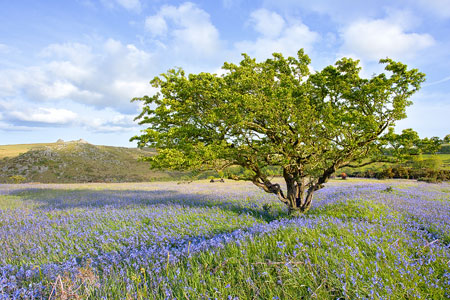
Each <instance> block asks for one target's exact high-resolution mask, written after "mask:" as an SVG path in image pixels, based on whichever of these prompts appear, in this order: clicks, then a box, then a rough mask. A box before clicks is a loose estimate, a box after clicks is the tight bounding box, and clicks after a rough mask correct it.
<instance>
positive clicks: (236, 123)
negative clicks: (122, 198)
mask: <svg viewBox="0 0 450 300" xmlns="http://www.w3.org/2000/svg"><path fill="white" fill-rule="evenodd" d="M380 63H382V64H385V70H386V71H387V73H388V74H384V73H382V74H379V75H376V76H373V77H372V78H370V79H366V78H362V77H361V76H360V70H361V68H360V67H359V65H358V64H359V61H357V60H352V59H349V58H342V59H341V60H339V61H337V62H336V63H335V65H334V66H328V67H325V68H324V69H323V70H321V71H316V72H311V71H310V68H309V64H310V59H309V57H308V56H307V55H306V54H304V52H303V50H300V51H299V52H298V55H297V57H288V58H285V57H283V56H282V55H281V54H279V53H274V54H273V57H272V58H269V59H267V60H265V61H263V62H257V61H256V60H255V59H253V58H251V57H249V56H248V55H246V54H243V59H242V61H241V62H240V63H239V64H238V65H236V64H233V63H224V65H223V69H224V71H225V73H224V74H223V75H220V76H218V75H216V74H210V73H200V74H189V75H187V76H186V74H185V72H184V71H183V70H182V69H176V70H175V69H172V70H169V71H167V73H165V74H161V76H160V77H155V78H154V79H153V80H152V81H151V84H152V86H153V87H155V88H158V89H159V92H158V93H156V94H155V95H154V96H151V97H150V96H143V97H141V98H135V99H133V101H140V102H142V104H143V109H142V112H141V114H140V115H139V116H138V117H137V118H136V119H137V120H139V124H142V125H146V126H148V128H147V129H145V130H143V131H142V134H141V135H139V136H135V137H133V138H132V140H136V141H138V145H139V146H140V147H144V146H149V147H154V148H156V149H157V151H158V154H157V155H155V156H152V157H148V158H147V160H148V161H149V162H150V164H151V167H152V168H170V169H204V168H215V169H220V168H224V167H226V166H230V165H240V166H242V167H244V168H246V169H247V170H249V172H247V174H250V175H249V178H248V179H250V180H251V181H252V182H253V183H254V184H255V185H257V186H258V187H261V188H262V189H264V191H266V192H268V193H273V194H275V195H277V196H278V198H279V199H280V200H281V201H282V202H283V203H285V204H286V205H287V206H288V207H289V209H290V210H299V211H302V212H304V211H307V210H308V209H309V208H310V206H311V203H312V198H313V193H314V192H315V191H316V190H318V189H320V188H322V187H323V186H324V183H326V182H327V180H328V179H329V178H330V176H332V175H333V173H334V172H335V171H336V170H337V169H338V168H341V167H344V166H346V165H349V164H350V163H351V162H352V161H355V160H359V159H361V158H365V157H367V156H368V155H370V154H371V153H372V151H375V150H377V149H379V146H380V141H381V137H382V135H383V133H385V132H386V131H387V129H388V128H390V127H392V126H393V125H394V124H395V122H396V121H397V120H400V119H403V118H405V117H406V114H405V109H406V107H407V106H408V105H410V104H411V101H410V100H409V98H410V97H411V95H412V94H414V93H415V92H416V91H417V90H418V89H419V88H420V84H421V83H422V82H423V81H424V77H425V75H424V74H423V73H420V72H419V71H418V70H417V69H411V70H408V68H407V66H406V65H404V64H402V63H400V62H395V61H393V60H391V59H382V60H380ZM269 166H280V167H281V169H282V170H283V178H284V181H285V183H286V189H283V188H282V186H281V185H280V184H278V183H274V182H272V180H271V179H270V178H269V176H268V174H266V172H265V169H267V167H269Z"/></svg>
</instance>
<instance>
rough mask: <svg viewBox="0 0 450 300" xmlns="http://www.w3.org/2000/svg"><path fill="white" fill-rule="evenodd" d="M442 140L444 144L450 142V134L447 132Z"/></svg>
mask: <svg viewBox="0 0 450 300" xmlns="http://www.w3.org/2000/svg"><path fill="white" fill-rule="evenodd" d="M442 141H443V142H444V144H450V134H447V135H446V136H445V137H444V139H443V140H442Z"/></svg>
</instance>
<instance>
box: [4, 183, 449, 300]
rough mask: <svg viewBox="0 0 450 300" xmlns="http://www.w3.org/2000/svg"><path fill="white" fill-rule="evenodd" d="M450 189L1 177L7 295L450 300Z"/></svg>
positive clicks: (418, 185) (424, 185)
mask: <svg viewBox="0 0 450 300" xmlns="http://www.w3.org/2000/svg"><path fill="white" fill-rule="evenodd" d="M449 245H450V184H448V183H442V184H427V183H424V182H416V181H408V180H390V181H380V180H362V179H361V180H356V179H350V180H335V181H331V182H330V183H328V184H327V185H326V187H325V188H324V189H322V190H320V191H318V192H317V194H316V196H315V200H314V205H313V208H312V209H311V211H310V212H308V213H307V214H306V215H304V216H300V217H290V216H288V215H287V210H286V209H285V207H284V206H283V204H282V203H279V202H277V200H276V198H275V197H274V196H273V195H269V194H266V193H264V192H263V191H261V190H259V189H258V188H256V187H255V186H253V185H252V184H251V183H248V182H241V181H239V182H234V181H233V182H231V181H228V182H226V183H209V182H208V181H197V182H192V183H190V184H187V183H183V184H177V183H176V182H161V183H156V182H155V183H117V184H100V183H98V184H97V183H95V184H94V183H91V184H21V185H7V184H4V185H0V299H309V298H312V299H446V298H450V246H449Z"/></svg>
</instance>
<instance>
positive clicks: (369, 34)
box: [341, 19, 435, 60]
mask: <svg viewBox="0 0 450 300" xmlns="http://www.w3.org/2000/svg"><path fill="white" fill-rule="evenodd" d="M402 24H403V25H404V24H405V22H404V21H403V22H402V23H394V22H392V21H390V20H387V19H377V20H359V21H356V22H353V23H351V24H350V25H349V26H348V27H346V28H345V29H344V30H343V31H342V33H341V35H342V39H343V41H344V44H343V46H342V48H341V51H342V52H345V53H353V54H355V55H356V56H358V57H362V58H364V59H368V60H379V59H380V58H385V57H391V58H394V59H405V58H406V59H408V58H413V57H415V56H416V55H417V54H418V52H420V51H422V50H424V49H426V48H428V47H430V46H432V45H433V44H434V43H435V41H434V39H433V37H432V36H431V35H429V34H426V33H424V34H420V33H413V32H411V33H408V32H406V29H405V28H404V26H402Z"/></svg>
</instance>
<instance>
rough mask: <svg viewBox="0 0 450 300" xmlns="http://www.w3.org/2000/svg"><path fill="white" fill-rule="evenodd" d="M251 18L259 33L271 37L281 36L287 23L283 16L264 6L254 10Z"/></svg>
mask: <svg viewBox="0 0 450 300" xmlns="http://www.w3.org/2000/svg"><path fill="white" fill-rule="evenodd" d="M250 20H251V22H252V23H253V26H254V29H255V30H256V31H257V32H258V33H260V34H261V35H263V36H266V37H269V38H272V37H277V36H279V35H280V33H281V31H282V30H283V28H284V25H285V21H284V19H283V17H281V16H280V15H279V14H277V13H276V12H271V11H268V10H267V9H264V8H262V9H258V10H256V11H254V12H252V13H251V15H250Z"/></svg>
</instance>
